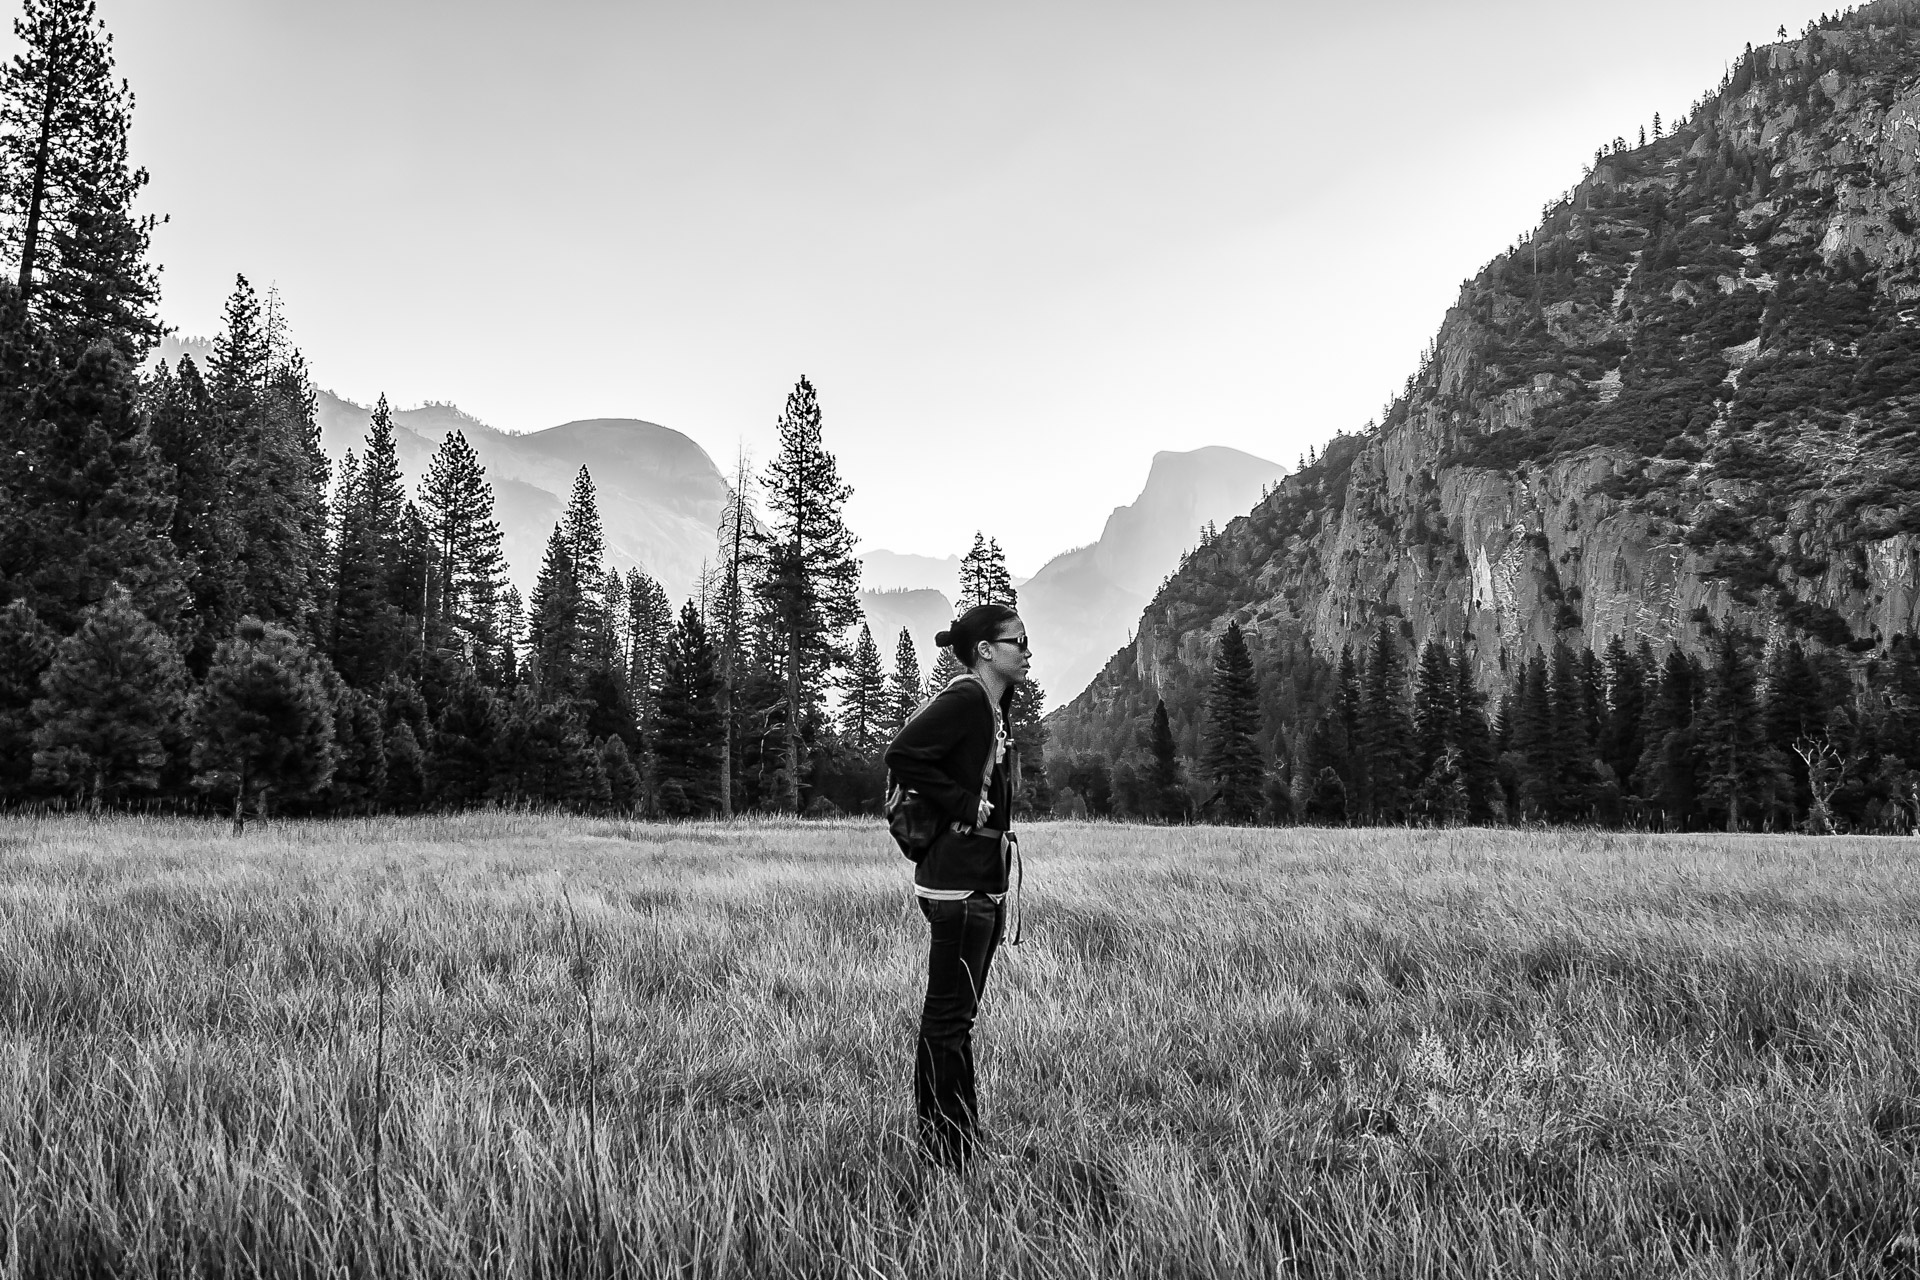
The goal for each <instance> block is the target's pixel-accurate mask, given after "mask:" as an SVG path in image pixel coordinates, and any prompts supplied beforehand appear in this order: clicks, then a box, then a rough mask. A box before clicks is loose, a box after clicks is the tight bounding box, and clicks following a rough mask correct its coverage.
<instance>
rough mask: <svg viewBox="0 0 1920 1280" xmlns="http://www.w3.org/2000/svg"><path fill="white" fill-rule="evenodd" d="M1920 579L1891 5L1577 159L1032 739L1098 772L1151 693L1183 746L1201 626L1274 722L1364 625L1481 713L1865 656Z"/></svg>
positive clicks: (1912, 353)
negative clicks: (1452, 671)
mask: <svg viewBox="0 0 1920 1280" xmlns="http://www.w3.org/2000/svg"><path fill="white" fill-rule="evenodd" d="M1917 581H1920V3H1916V2H1915V0H1882V2H1881V3H1878V4H1873V5H1869V6H1866V7H1864V8H1862V9H1859V10H1856V11H1854V12H1852V13H1849V14H1847V15H1845V16H1844V17H1840V18H1835V19H1830V20H1827V21H1825V22H1823V23H1821V24H1818V25H1817V26H1816V27H1813V28H1809V30H1808V31H1807V32H1806V33H1805V34H1804V35H1803V37H1802V38H1800V39H1796V40H1788V41H1783V42H1782V43H1779V44H1776V45H1773V46H1769V47H1766V48H1762V49H1758V50H1755V49H1749V50H1747V51H1746V52H1745V53H1744V54H1743V55H1742V56H1741V57H1740V58H1739V59H1738V60H1737V62H1736V64H1735V67H1734V69H1733V71H1732V72H1731V73H1730V74H1729V76H1728V78H1727V79H1726V81H1725V82H1723V83H1722V84H1721V85H1720V86H1719V87H1718V89H1717V90H1715V91H1714V92H1713V93H1711V94H1709V95H1708V96H1707V97H1706V98H1704V99H1703V100H1702V101H1701V102H1700V103H1699V104H1698V105H1697V106H1696V107H1695V109H1694V110H1693V111H1692V112H1690V113H1689V115H1688V117H1687V118H1686V119H1685V120H1683V121H1680V122H1677V123H1676V124H1675V125H1674V127H1673V128H1672V129H1671V130H1670V131H1668V130H1662V129H1659V128H1656V129H1655V130H1654V136H1653V137H1651V138H1649V139H1643V140H1642V143H1641V145H1637V146H1636V145H1629V144H1627V143H1626V141H1625V140H1616V141H1615V143H1614V144H1613V145H1611V146H1608V147H1604V148H1602V149H1601V151H1600V152H1598V153H1596V155H1595V160H1594V164H1593V167H1592V169H1591V171H1590V173H1589V174H1588V175H1587V177H1586V178H1585V179H1584V180H1583V181H1582V182H1581V183H1580V184H1579V186H1578V187H1576V188H1575V189H1574V190H1573V191H1571V192H1569V193H1567V195H1566V196H1564V197H1563V198H1561V199H1560V200H1558V201H1557V202H1555V203H1554V204H1552V205H1551V206H1549V207H1548V209H1547V210H1546V212H1545V216H1544V219H1543V221H1542V223H1541V225H1540V226H1539V227H1538V228H1537V229H1535V230H1534V231H1533V232H1532V233H1531V234H1530V235H1529V236H1527V237H1525V238H1524V239H1523V240H1521V241H1520V242H1519V243H1518V244H1517V245H1516V247H1515V248H1514V249H1513V250H1511V251H1510V252H1508V253H1506V254H1503V255H1502V256H1501V257H1499V258H1498V259H1496V260H1495V261H1493V262H1491V263H1489V264H1487V266H1485V267H1484V268H1483V269H1482V270H1481V271H1480V272H1479V273H1478V274H1476V275H1475V276H1474V277H1472V278H1471V279H1469V280H1467V281H1466V282H1465V283H1464V284H1463V286H1462V288H1461V292H1460V295H1459V299H1458V301H1457V303H1456V304H1455V305H1454V306H1453V308H1452V309H1451V310H1450V311H1449V313H1448V315H1447V317H1446V319H1445V321H1444V323H1443V324H1442V326H1441V328H1440V331H1439V333H1438V335H1437V336H1436V338H1435V341H1434V343H1433V345H1432V347H1431V349H1430V351H1429V354H1428V356H1427V358H1426V359H1425V360H1423V361H1422V363H1421V366H1420V368H1419V369H1418V371H1417V372H1416V373H1415V374H1414V375H1413V376H1412V377H1411V378H1409V379H1408V381H1407V385H1406V387H1405V390H1404V394H1402V395H1401V396H1399V397H1398V398H1397V399H1396V400H1395V401H1394V402H1393V404H1392V405H1391V407H1390V409H1389V411H1388V412H1387V413H1386V415H1385V416H1384V420H1383V421H1381V422H1380V423H1378V424H1377V425H1376V424H1369V426H1368V428H1367V429H1366V430H1365V431H1363V432H1361V433H1359V434H1355V435H1341V436H1337V437H1336V438H1335V439H1334V440H1332V441H1331V442H1330V443H1329V444H1328V445H1327V447H1326V448H1325V449H1324V450H1323V451H1321V452H1320V453H1319V455H1318V457H1316V458H1315V459H1313V460H1312V462H1311V463H1310V465H1308V466H1306V467H1304V468H1303V469H1302V470H1301V471H1299V472H1298V473H1297V474H1295V475H1293V476H1290V477H1289V478H1287V479H1286V480H1284V481H1282V482H1281V483H1280V485H1279V486H1278V487H1277V488H1276V489H1275V490H1274V491H1273V492H1272V493H1271V494H1270V495H1269V496H1267V497H1266V498H1264V499H1263V500H1262V501H1260V502H1259V503H1258V504H1257V505H1256V506H1254V507H1253V509H1252V510H1251V511H1250V512H1248V513H1247V514H1246V515H1244V516H1242V517H1239V518H1237V519H1235V520H1234V521H1232V522H1231V523H1230V524H1229V525H1228V526H1227V527H1226V528H1225V529H1224V530H1222V531H1221V534H1220V536H1219V537H1218V538H1217V539H1216V540H1213V541H1212V542H1210V543H1209V544H1208V545H1206V546H1203V547H1201V548H1199V549H1198V550H1196V551H1194V552H1192V553H1191V554H1189V555H1188V556H1187V557H1186V559H1185V560H1184V562H1183V563H1182V565H1181V567H1180V569H1179V570H1178V571H1177V572H1176V573H1175V574H1174V575H1173V576H1172V577H1171V578H1170V579H1168V581H1167V582H1166V583H1165V584H1164V585H1163V586H1162V587H1161V588H1160V590H1159V591H1158V593H1157V594H1156V595H1155V596H1154V598H1153V600H1152V602H1151V603H1150V604H1149V605H1148V606H1147V608H1146V610H1145V611H1144V613H1143V614H1142V615H1141V618H1140V622H1139V625H1138V628H1137V632H1136V636H1135V638H1134V640H1133V642H1132V643H1131V644H1129V645H1127V646H1126V647H1124V648H1122V649H1121V650H1120V651H1119V652H1118V653H1116V654H1115V655H1114V656H1113V657H1112V659H1111V660H1110V661H1109V662H1108V663H1107V665H1106V667H1105V669H1104V670H1103V671H1102V673H1101V674H1100V676H1099V677H1098V678H1096V679H1095V681H1094V682H1093V684H1092V685H1091V686H1090V687H1089V688H1088V689H1087V690H1086V691H1085V692H1084V693H1082V694H1081V695H1080V697H1078V698H1077V699H1075V700H1074V701H1073V702H1072V703H1071V704H1069V705H1068V706H1066V707H1064V708H1062V709H1061V710H1060V711H1059V712H1058V713H1056V715H1055V716H1054V717H1053V718H1052V720H1051V722H1050V723H1051V725H1052V728H1053V730H1054V736H1055V740H1056V742H1058V743H1059V744H1060V745H1061V746H1062V747H1063V748H1065V749H1066V750H1067V751H1077V750H1089V749H1099V750H1104V751H1107V752H1109V753H1118V752H1121V751H1124V750H1126V749H1127V745H1128V741H1129V740H1128V738H1127V737H1126V736H1125V735H1128V734H1132V733H1135V732H1137V727H1138V725H1139V724H1140V723H1141V721H1142V718H1143V717H1144V716H1145V715H1146V714H1148V713H1150V712H1151V709H1152V705H1153V701H1154V699H1155V698H1156V697H1164V698H1165V699H1166V701H1167V703H1168V705H1169V708H1170V710H1172V711H1173V713H1174V718H1175V721H1176V728H1177V729H1178V731H1179V736H1180V737H1181V738H1182V739H1183V741H1184V743H1185V745H1186V746H1187V747H1188V749H1191V748H1192V747H1193V745H1194V743H1195V740H1196V738H1197V735H1198V720H1199V717H1200V714H1201V704H1202V702H1203V700H1204V699H1203V691H1204V688H1205V683H1206V679H1207V674H1208V668H1209V664H1210V662H1211V656H1212V654H1213V651H1214V646H1215V642H1216V639H1217V637H1218V635H1219V633H1220V631H1221V630H1222V629H1224V627H1225V626H1226V624H1227V623H1228V621H1229V620H1236V621H1238V622H1239V624H1240V625H1241V627H1242V629H1243V630H1244V631H1246V633H1247V635H1248V638H1249V642H1250V644H1251V645H1252V646H1253V647H1254V650H1255V653H1256V658H1257V660H1258V661H1259V662H1260V663H1261V665H1262V667H1263V671H1264V674H1263V687H1264V688H1266V689H1267V691H1268V693H1269V694H1270V695H1273V696H1274V697H1275V698H1277V697H1278V695H1277V694H1275V693H1274V691H1275V689H1276V687H1277V686H1279V685H1283V684H1285V683H1286V682H1287V681H1288V680H1289V679H1298V678H1301V677H1296V676H1293V675H1292V674H1291V673H1290V672H1289V671H1287V670H1286V669H1285V668H1287V667H1288V666H1289V664H1293V663H1295V661H1296V659H1300V658H1302V657H1304V656H1305V655H1309V654H1310V655H1313V656H1314V657H1317V658H1319V659H1329V658H1331V657H1333V656H1334V655H1337V654H1338V652H1339V650H1340V648H1341V646H1342V645H1345V644H1348V643H1354V644H1356V646H1358V644H1359V642H1360V641H1361V640H1362V639H1363V638H1364V636H1365V635H1367V634H1368V633H1369V632H1371V631H1372V630H1373V629H1374V628H1375V626H1376V625H1377V623H1378V622H1379V621H1380V620H1381V619H1382V618H1387V619H1396V620H1397V626H1398V629H1399V630H1400V632H1401V634H1402V635H1403V636H1404V637H1406V639H1408V640H1409V641H1411V642H1415V643H1421V642H1424V641H1426V640H1427V639H1429V638H1433V637H1439V638H1443V639H1446V640H1449V641H1455V640H1461V641H1465V642H1466V644H1467V645H1468V646H1469V647H1470V649H1471V651H1472V653H1473V655H1474V662H1475V666H1476V669H1477V672H1478V675H1479V678H1480V681H1481V683H1482V685H1483V686H1484V687H1486V688H1489V689H1496V690H1497V689H1498V688H1500V687H1501V685H1502V684H1503V683H1504V681H1505V679H1506V677H1507V673H1508V672H1509V671H1510V670H1511V669H1512V668H1513V665H1514V664H1515V663H1516V662H1517V661H1521V660H1523V659H1524V657H1525V655H1527V654H1529V653H1531V652H1532V650H1533V649H1534V648H1535V647H1536V646H1540V647H1551V646H1552V645H1553V643H1554V642H1555V641H1556V640H1565V641H1567V642H1568V643H1569V644H1571V645H1573V646H1574V647H1576V648H1578V647H1580V646H1582V645H1586V646H1591V647H1593V648H1595V649H1598V648H1600V647H1601V646H1602V645H1604V644H1605V643H1606V641H1607V639H1608V638H1609V637H1611V636H1613V635H1620V636H1622V637H1625V638H1626V639H1627V640H1628V641H1629V643H1633V642H1637V640H1638V639H1640V638H1642V637H1644V638H1646V639H1648V640H1650V641H1651V642H1652V643H1653V644H1654V645H1655V646H1656V647H1666V646H1679V647H1682V648H1684V649H1687V650H1689V651H1691V652H1701V651H1703V649H1704V647H1705V644H1706V641H1707V640H1708V638H1710V636H1711V634H1712V633H1713V632H1714V631H1715V630H1716V629H1721V628H1732V629H1737V630H1744V631H1751V632H1753V633H1755V634H1756V635H1759V636H1762V637H1792V638H1794V639H1798V640H1800V641H1802V642H1803V643H1804V644H1806V645H1807V646H1808V647H1809V648H1810V649H1814V648H1819V649H1825V650H1829V651H1833V652H1837V653H1841V654H1847V655H1869V654H1871V653H1872V652H1873V651H1875V650H1876V649H1878V648H1880V647H1882V646H1884V645H1885V644H1886V642H1888V641H1889V640H1890V639H1891V638H1892V637H1894V636H1895V635H1900V634H1908V635H1911V634H1914V633H1915V632H1920V589H1917V588H1916V583H1917ZM1270 705H1273V704H1272V703H1270ZM1271 730H1272V727H1271V726H1270V732H1271ZM1281 731H1282V732H1290V731H1291V729H1289V728H1286V727H1282V730H1281Z"/></svg>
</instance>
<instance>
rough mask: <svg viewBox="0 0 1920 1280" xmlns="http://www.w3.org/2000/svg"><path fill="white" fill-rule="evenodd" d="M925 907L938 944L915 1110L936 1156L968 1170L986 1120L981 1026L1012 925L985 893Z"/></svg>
mask: <svg viewBox="0 0 1920 1280" xmlns="http://www.w3.org/2000/svg"><path fill="white" fill-rule="evenodd" d="M919 901H920V912H921V914H922V915H924V916H926V918H927V923H928V924H929V925H931V926H932V929H933V941H932V946H931V948H930V949H929V951H928V955H927V1002H926V1004H925V1005H924V1006H923V1007H922V1009H921V1011H920V1042H919V1045H918V1047H917V1050H916V1052H915V1054H914V1064H913V1097H914V1104H915V1107H916V1109H917V1110H918V1111H919V1113H920V1140H921V1141H922V1142H923V1143H925V1144H926V1147H927V1151H928V1154H930V1155H932V1156H933V1157H934V1159H936V1160H939V1161H942V1162H943V1163H946V1164H953V1165H960V1164H964V1163H966V1159H967V1156H968V1154H969V1153H970V1151H971V1150H972V1146H973V1141H974V1136H975V1132H976V1129H977V1126H978V1123H979V1117H980V1106H979V1103H978V1101H977V1100H976V1099H975V1097H974V1088H973V1020H974V1017H975V1016H976V1015H977V1014H978V1013H979V1011H980V993H981V992H982V991H984V990H986V987H987V969H988V967H989V966H991V965H992V964H993V953H994V951H995V950H997V949H998V948H999V946H1000V935H1001V932H1002V931H1003V927H1004V924H1005V919H1004V916H1003V914H1002V912H1001V904H1000V903H998V902H995V901H993V899H991V898H989V897H987V896H986V895H984V894H975V895H974V896H973V897H971V898H967V899H965V900H964V901H960V902H940V901H936V900H934V899H932V898H921V899H920V900H919Z"/></svg>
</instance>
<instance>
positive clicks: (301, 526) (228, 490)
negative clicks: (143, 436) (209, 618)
mask: <svg viewBox="0 0 1920 1280" xmlns="http://www.w3.org/2000/svg"><path fill="white" fill-rule="evenodd" d="M295 354H297V353H295ZM274 358H275V355H274V349H273V343H272V342H271V341H270V340H269V335H268V332H267V329H266V326H265V324H264V323H263V321H262V317H261V314H260V303H259V299H258V297H257V296H256V295H255V293H254V291H253V286H252V285H250V284H248V283H247V279H246V277H245V276H239V277H236V279H235V284H234V289H233V292H232V294H230V295H229V296H228V298H227V304H226V310H225V318H224V324H223V327H222V330H221V332H220V333H219V335H218V336H216V337H215V339H214V343H213V356H212V359H211V360H210V361H209V362H208V382H207V387H206V394H207V397H208V402H209V407H210V408H211V409H212V411H213V419H212V421H211V422H210V423H208V424H207V427H208V429H209V432H210V434H211V437H212V440H213V442H214V445H215V447H216V449H217V450H218V453H219V455H220V463H221V465H222V467H223V472H224V474H223V477H222V478H223V481H224V485H223V495H222V501H221V503H220V506H221V525H222V529H223V532H224V535H225V536H226V537H227V538H229V539H230V548H229V550H230V557H229V560H228V564H229V566H230V568H229V572H232V573H233V574H234V583H233V602H232V607H233V608H234V609H236V610H238V611H239V612H241V613H246V614H251V615H253V616H255V617H257V618H260V619H263V620H265V621H268V622H274V623H278V624H280V625H282V626H286V627H289V628H292V629H294V630H295V631H297V632H299V633H300V634H303V635H314V634H316V626H315V622H316V618H315V611H316V605H317V596H316V587H317V586H320V585H321V584H323V583H324V579H325V575H324V573H322V572H320V558H321V555H322V553H323V550H324V538H325V534H324V528H325V523H326V510H325V502H324V499H323V497H322V494H321V476H320V474H319V473H317V471H316V467H315V463H314V457H313V453H312V451H311V449H310V437H312V436H314V434H315V432H316V431H317V428H316V427H315V425H314V420H313V414H314V405H313V392H312V388H311V387H309V386H307V385H306V383H305V378H304V374H303V373H301V372H299V371H298V370H297V369H296V368H295V367H293V366H292V365H290V364H288V365H282V366H280V367H276V366H275V363H274ZM282 358H283V359H289V358H290V357H288V356H287V355H286V353H284V352H283V353H282ZM222 630H224V628H223V629H222Z"/></svg>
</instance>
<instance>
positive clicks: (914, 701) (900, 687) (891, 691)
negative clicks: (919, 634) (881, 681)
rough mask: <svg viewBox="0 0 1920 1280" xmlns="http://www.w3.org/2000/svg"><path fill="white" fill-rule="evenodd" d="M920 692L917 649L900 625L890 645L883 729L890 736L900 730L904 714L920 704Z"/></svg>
mask: <svg viewBox="0 0 1920 1280" xmlns="http://www.w3.org/2000/svg"><path fill="white" fill-rule="evenodd" d="M923 692H924V691H923V690H922V689H921V687H920V651H919V650H918V649H916V648H914V645H913V633H912V632H910V631H908V630H907V629H906V628H905V627H902V628H900V639H899V640H898V641H897V642H895V644H894V646H893V674H892V675H891V676H890V677H888V680H887V718H886V723H885V732H886V733H887V735H888V736H889V737H891V736H892V735H894V734H896V733H899V732H900V727H901V726H902V725H904V724H906V722H907V717H908V716H911V715H912V714H913V709H914V708H915V707H917V706H919V705H920V699H921V697H922V695H923Z"/></svg>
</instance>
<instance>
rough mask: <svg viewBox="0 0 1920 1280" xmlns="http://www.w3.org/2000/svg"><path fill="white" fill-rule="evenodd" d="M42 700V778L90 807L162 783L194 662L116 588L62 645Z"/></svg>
mask: <svg viewBox="0 0 1920 1280" xmlns="http://www.w3.org/2000/svg"><path fill="white" fill-rule="evenodd" d="M40 691H41V696H40V697H39V698H38V699H36V700H35V702H34V704H33V716H34V719H35V720H36V721H37V722H38V727H37V728H36V729H35V731H34V736H33V745H34V752H33V765H34V776H35V779H36V780H37V781H40V782H43V783H45V784H46V785H47V786H49V787H52V788H54V789H56V790H60V791H65V792H69V793H72V794H74V795H75V796H76V797H77V798H78V799H79V800H81V801H82V802H83V803H85V804H86V806H87V807H88V809H89V810H91V811H93V812H98V811H99V808H100V806H101V805H102V804H103V803H110V802H113V801H116V800H120V799H123V798H125V797H127V796H129V795H131V794H134V793H137V792H148V791H152V790H154V789H155V788H156V787H158V786H159V785H160V770H161V767H162V766H163V765H165V764H166V761H167V744H168V741H169V739H171V738H172V737H173V736H174V735H175V734H177V733H178V732H179V722H180V714H181V711H182V709H183V705H184V701H185V692H186V669H185V668H184V667H183V666H182V664H181V662H180V655H179V653H178V652H177V651H176V650H175V649H174V647H173V642H172V641H171V640H169V639H168V638H167V636H166V634H165V633H164V632H162V631H161V630H160V629H159V628H158V627H156V626H154V625H153V623H152V622H150V621H148V620H147V618H146V616H145V615H143V614H142V613H141V612H140V611H139V610H138V609H136V608H135V607H134V604H133V600H132V599H131V597H130V596H129V595H128V594H127V593H126V592H125V591H122V590H118V589H116V590H114V591H113V592H111V593H110V594H109V595H108V596H107V598H106V599H105V600H102V601H101V602H100V603H99V604H97V605H94V606H93V607H92V608H90V609H88V610H87V611H86V612H85V613H84V614H82V615H81V619H80V626H79V628H78V629H77V630H76V631H75V632H74V633H73V634H72V635H70V636H68V637H67V638H66V639H65V640H62V641H61V642H60V645H59V647H58V648H57V649H55V650H54V656H53V663H52V665H51V666H49V667H48V668H47V670H46V672H45V674H43V675H42V676H41V677H40Z"/></svg>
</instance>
